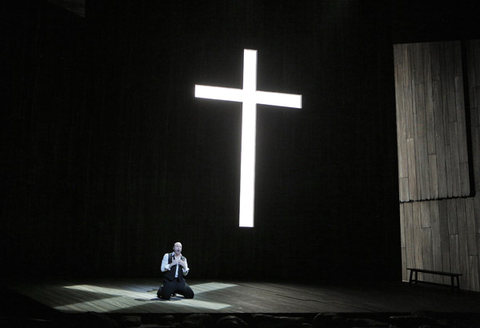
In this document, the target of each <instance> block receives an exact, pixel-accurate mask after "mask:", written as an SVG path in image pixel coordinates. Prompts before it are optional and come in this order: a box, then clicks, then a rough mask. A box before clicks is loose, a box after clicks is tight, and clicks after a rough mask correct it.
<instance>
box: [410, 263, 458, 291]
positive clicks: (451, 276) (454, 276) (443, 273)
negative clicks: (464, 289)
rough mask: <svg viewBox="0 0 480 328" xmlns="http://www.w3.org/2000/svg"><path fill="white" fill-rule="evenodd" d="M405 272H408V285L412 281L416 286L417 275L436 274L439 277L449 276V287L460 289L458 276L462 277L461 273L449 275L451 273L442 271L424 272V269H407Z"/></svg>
mask: <svg viewBox="0 0 480 328" xmlns="http://www.w3.org/2000/svg"><path fill="white" fill-rule="evenodd" d="M407 270H410V279H409V281H408V283H409V284H411V283H412V281H413V282H414V283H415V284H416V283H418V282H419V280H418V273H419V272H421V273H429V274H437V275H441V276H449V277H450V281H451V286H452V289H453V288H455V287H456V288H458V289H460V276H462V274H461V273H451V272H443V271H434V270H425V269H416V268H407ZM413 273H415V278H414V279H412V278H413ZM455 280H456V281H457V286H455ZM420 282H426V281H421V280H420Z"/></svg>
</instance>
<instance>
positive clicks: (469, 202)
mask: <svg viewBox="0 0 480 328" xmlns="http://www.w3.org/2000/svg"><path fill="white" fill-rule="evenodd" d="M474 206H475V205H474V199H473V198H466V199H465V220H466V228H467V246H468V255H475V256H476V255H478V249H477V234H476V223H475V207H474Z"/></svg>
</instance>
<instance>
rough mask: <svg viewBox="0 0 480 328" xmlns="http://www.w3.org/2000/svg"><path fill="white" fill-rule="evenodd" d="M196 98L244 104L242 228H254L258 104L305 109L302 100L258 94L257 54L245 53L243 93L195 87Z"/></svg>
mask: <svg viewBox="0 0 480 328" xmlns="http://www.w3.org/2000/svg"><path fill="white" fill-rule="evenodd" d="M195 97H196V98H206V99H214V100H226V101H236V102H241V103H242V148H241V164H240V213H239V226H240V227H253V215H254V200H255V138H256V120H257V104H261V105H271V106H281V107H290V108H302V96H301V95H294V94H287V93H277V92H265V91H257V51H256V50H247V49H245V50H244V52H243V89H233V88H222V87H212V86H205V85H195Z"/></svg>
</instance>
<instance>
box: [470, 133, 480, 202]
mask: <svg viewBox="0 0 480 328" xmlns="http://www.w3.org/2000/svg"><path fill="white" fill-rule="evenodd" d="M472 149H473V175H474V177H475V190H476V191H477V192H478V191H480V127H474V128H473V129H472Z"/></svg>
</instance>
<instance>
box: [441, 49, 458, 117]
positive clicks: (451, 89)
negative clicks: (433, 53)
mask: <svg viewBox="0 0 480 328" xmlns="http://www.w3.org/2000/svg"><path fill="white" fill-rule="evenodd" d="M454 47H455V46H454V44H453V43H452V42H444V49H445V52H444V60H445V62H444V64H445V66H444V70H445V74H444V75H443V76H442V81H443V83H444V86H445V89H444V90H445V94H446V96H447V98H446V100H447V102H446V114H447V122H449V123H453V122H457V111H456V107H455V56H454V51H455V49H454Z"/></svg>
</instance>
